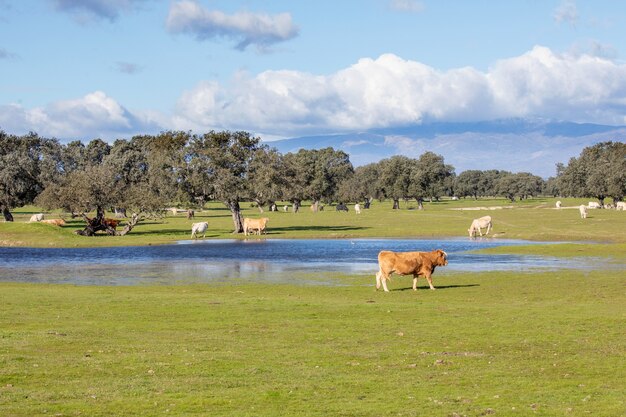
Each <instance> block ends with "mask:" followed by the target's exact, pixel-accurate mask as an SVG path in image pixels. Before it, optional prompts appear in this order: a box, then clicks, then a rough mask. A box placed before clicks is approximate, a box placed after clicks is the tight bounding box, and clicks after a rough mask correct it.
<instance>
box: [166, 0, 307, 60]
mask: <svg viewBox="0 0 626 417" xmlns="http://www.w3.org/2000/svg"><path fill="white" fill-rule="evenodd" d="M166 27H167V29H168V30H169V31H170V32H171V33H187V34H190V35H192V36H195V38H196V39H197V40H199V41H203V40H207V39H212V38H228V39H231V40H233V41H235V42H237V44H236V46H235V48H236V49H239V50H242V51H243V50H245V49H246V48H247V47H248V46H250V45H256V46H257V48H259V49H261V50H265V49H267V48H268V47H270V46H271V45H273V44H275V43H278V42H282V41H286V40H289V39H292V38H294V37H296V36H297V35H298V28H297V27H296V26H295V25H294V24H293V22H292V20H291V15H290V14H289V13H281V14H277V15H273V16H270V15H268V14H262V13H256V14H255V13H250V12H239V13H235V14H233V15H227V14H225V13H223V12H221V11H218V10H207V9H205V8H203V7H202V6H201V5H200V4H198V3H197V2H196V1H192V0H182V1H176V2H174V3H172V5H171V7H170V11H169V14H168V16H167V21H166Z"/></svg>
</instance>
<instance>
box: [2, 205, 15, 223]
mask: <svg viewBox="0 0 626 417" xmlns="http://www.w3.org/2000/svg"><path fill="white" fill-rule="evenodd" d="M2 215H3V216H4V220H5V221H7V222H12V221H13V215H12V214H11V212H10V211H9V208H8V207H2Z"/></svg>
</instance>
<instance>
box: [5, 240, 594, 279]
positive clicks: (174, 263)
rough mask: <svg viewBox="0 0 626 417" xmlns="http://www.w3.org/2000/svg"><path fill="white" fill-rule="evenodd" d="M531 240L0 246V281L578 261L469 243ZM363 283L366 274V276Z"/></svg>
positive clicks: (486, 267) (291, 274) (518, 266)
mask: <svg viewBox="0 0 626 417" xmlns="http://www.w3.org/2000/svg"><path fill="white" fill-rule="evenodd" d="M520 244H532V242H528V241H522V240H499V239H497V240H496V239H473V240H470V239H436V240H435V239H333V240H329V239H298V240H291V239H289V240H283V239H267V240H266V239H251V240H237V239H232V240H197V241H181V242H178V244H174V245H163V246H142V247H115V248H87V249H85V248H81V249H59V248H54V249H46V248H44V249H42V248H15V247H10V248H0V281H3V282H37V283H70V284H78V285H142V284H182V283H203V282H229V281H236V280H239V281H246V282H251V281H254V282H290V283H293V282H298V283H303V284H306V283H316V284H328V285H337V281H336V280H335V279H334V277H336V276H337V275H340V274H354V275H372V281H373V277H374V274H375V272H376V271H377V255H378V252H379V251H380V250H383V249H384V250H393V251H430V250H433V249H443V250H445V251H446V252H447V253H448V259H449V264H448V266H447V267H444V268H438V269H437V275H443V274H446V273H449V272H453V271H498V270H517V271H533V270H538V269H557V268H573V269H583V268H585V267H586V266H585V265H586V263H585V262H582V261H581V260H580V259H571V258H569V259H562V258H553V257H539V256H526V255H484V254H475V253H471V252H470V251H474V250H477V249H483V248H490V247H495V246H511V245H520ZM368 283H369V282H368Z"/></svg>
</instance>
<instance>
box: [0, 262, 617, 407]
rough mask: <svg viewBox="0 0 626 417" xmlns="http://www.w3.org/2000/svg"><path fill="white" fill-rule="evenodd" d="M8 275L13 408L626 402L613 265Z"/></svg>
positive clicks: (0, 338) (1, 388)
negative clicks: (386, 274)
mask: <svg viewBox="0 0 626 417" xmlns="http://www.w3.org/2000/svg"><path fill="white" fill-rule="evenodd" d="M337 279H338V280H340V281H342V282H343V283H344V284H345V285H344V286H338V287H328V286H315V285H313V286H311V285H306V286H305V285H298V283H294V284H293V285H278V284H274V285H257V284H241V285H226V284H215V285H198V286H160V287H159V286H156V287H143V286H141V287H76V286H65V285H28V284H6V283H5V284H0V410H2V415H3V416H28V417H30V416H42V415H57V416H75V415H83V416H112V415H119V416H132V415H136V416H146V415H175V416H184V415H202V416H261V415H263V416H274V415H276V416H278V415H303V416H335V415H336V416H398V415H401V416H430V415H432V416H452V415H468V416H479V415H491V414H493V415H498V416H526V415H539V416H555V415H567V416H586V415H596V416H621V415H623V412H624V410H625V403H624V395H623V394H624V382H623V381H624V376H625V374H626V363H625V362H624V360H623V359H624V354H625V353H626V349H625V348H626V346H625V345H626V336H625V333H624V331H623V330H624V324H625V318H626V310H625V308H626V307H625V306H626V296H625V294H624V287H623V285H624V278H623V274H621V273H618V272H616V271H593V272H583V273H581V272H580V271H557V272H544V273H533V274H530V273H515V272H497V273H477V274H453V275H449V274H446V275H445V276H439V278H437V275H436V276H435V285H436V286H437V287H438V289H437V290H436V291H430V290H428V289H426V288H427V287H426V284H425V282H421V283H420V288H419V291H417V292H413V291H411V290H410V289H409V288H410V285H411V284H410V279H409V278H398V279H394V280H393V281H392V283H391V289H392V291H391V292H390V293H383V292H375V291H374V289H373V281H374V278H373V275H371V276H369V275H368V276H351V277H337Z"/></svg>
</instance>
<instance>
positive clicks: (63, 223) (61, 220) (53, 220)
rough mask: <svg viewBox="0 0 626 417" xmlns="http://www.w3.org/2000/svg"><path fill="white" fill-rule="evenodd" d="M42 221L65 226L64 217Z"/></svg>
mask: <svg viewBox="0 0 626 417" xmlns="http://www.w3.org/2000/svg"><path fill="white" fill-rule="evenodd" d="M41 222H42V223H45V224H51V225H53V226H65V220H63V219H50V220H42V221H41Z"/></svg>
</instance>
